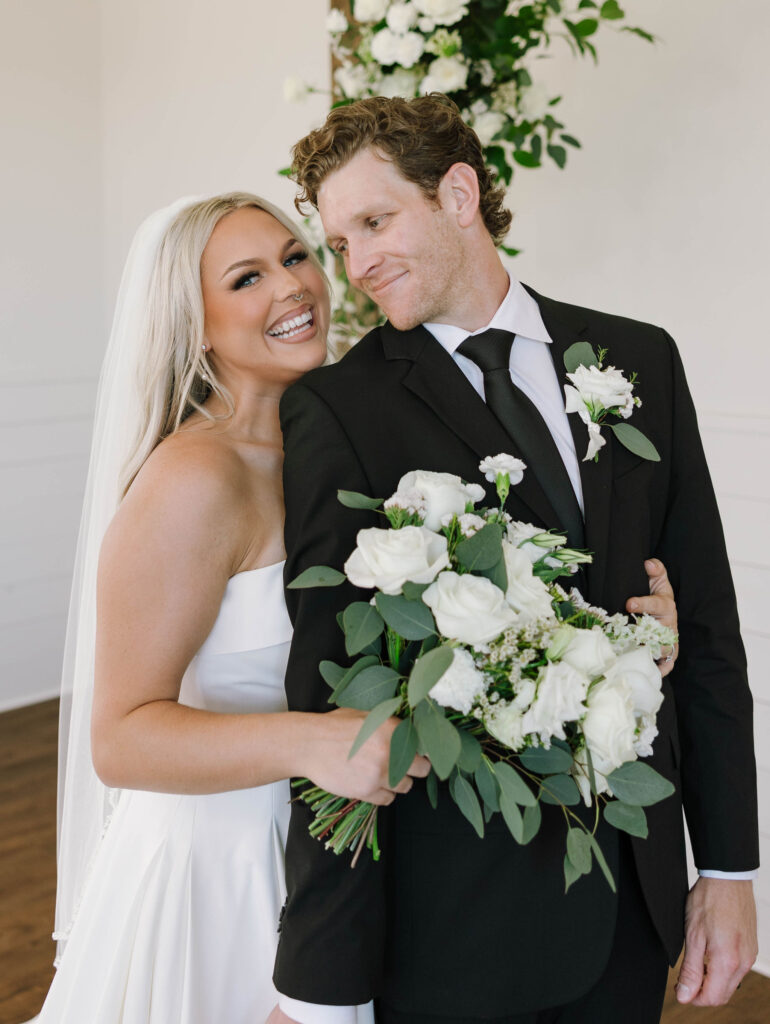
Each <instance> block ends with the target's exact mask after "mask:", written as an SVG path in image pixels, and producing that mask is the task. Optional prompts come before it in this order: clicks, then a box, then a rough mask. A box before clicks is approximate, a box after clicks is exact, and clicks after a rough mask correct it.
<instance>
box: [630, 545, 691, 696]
mask: <svg viewBox="0 0 770 1024" xmlns="http://www.w3.org/2000/svg"><path fill="white" fill-rule="evenodd" d="M644 568H645V569H646V571H647V577H648V579H649V583H650V593H649V595H645V596H644V597H629V599H628V600H627V601H626V611H627V612H633V614H634V615H652V616H653V617H654V618H656V619H657V620H658V621H659V622H662V623H663V625H664V626H668V627H669V628H670V629H673V631H674V632H676V630H677V616H676V601H675V599H674V591H673V588H672V587H671V584H670V583H669V579H668V573H667V572H666V567H665V565H664V564H663V563H662V562H661V561H660V559H659V558H648V559H647V561H646V562H645V563H644ZM678 654H679V644H674V647H673V648H668V649H665V650H664V651H663V652H662V657H661V658H660V659H659V661H658V668H659V669H660V674H661V675H662V676H667V675H668V674H669V672H670V671H671V669H672V668H673V667H674V662H675V661H676V659H677V656H678Z"/></svg>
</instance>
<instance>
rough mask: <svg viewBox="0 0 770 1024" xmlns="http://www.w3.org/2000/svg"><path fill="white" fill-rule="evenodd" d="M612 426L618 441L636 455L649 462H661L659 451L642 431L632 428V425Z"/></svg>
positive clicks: (618, 424)
mask: <svg viewBox="0 0 770 1024" xmlns="http://www.w3.org/2000/svg"><path fill="white" fill-rule="evenodd" d="M610 426H611V429H612V433H613V434H614V435H615V437H616V438H617V439H618V441H620V443H621V444H622V445H623V446H624V447H625V448H628V450H629V451H630V452H633V453H634V455H638V456H639V457H640V458H642V459H647V460H648V461H649V462H660V454H659V452H658V449H657V448H656V447H655V445H654V444H653V443H652V441H650V439H649V438H648V437H645V436H644V434H643V433H642V432H641V430H637V429H636V427H632V426H631V424H630V423H612V424H610Z"/></svg>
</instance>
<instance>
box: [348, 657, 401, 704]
mask: <svg viewBox="0 0 770 1024" xmlns="http://www.w3.org/2000/svg"><path fill="white" fill-rule="evenodd" d="M398 680H399V675H398V672H394V671H393V669H392V668H388V667H387V665H371V666H370V667H369V668H365V669H363V670H362V671H361V672H359V673H358V674H357V675H355V676H354V677H353V679H351V681H350V682H349V683H348V685H347V686H346V687H345V689H344V690H343V691H342V694H341V695H340V696H339V697H338V698H337V703H338V704H339V706H340V707H341V708H356V709H357V710H358V711H371V710H372V709H373V708H376V707H377V705H378V704H380V703H381V702H382V701H384V700H390V698H391V697H393V696H394V695H395V692H396V687H397V686H398Z"/></svg>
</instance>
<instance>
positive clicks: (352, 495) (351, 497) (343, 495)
mask: <svg viewBox="0 0 770 1024" xmlns="http://www.w3.org/2000/svg"><path fill="white" fill-rule="evenodd" d="M337 501H338V502H339V503H340V505H344V506H345V508H365V509H376V508H379V507H380V505H382V502H383V499H382V498H370V497H368V496H367V495H366V494H359V493H358V491H337Z"/></svg>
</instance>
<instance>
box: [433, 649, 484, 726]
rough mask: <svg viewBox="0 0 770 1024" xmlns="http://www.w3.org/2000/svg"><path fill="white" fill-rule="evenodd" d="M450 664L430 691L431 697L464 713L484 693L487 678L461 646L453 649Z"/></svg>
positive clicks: (446, 706) (467, 711)
mask: <svg viewBox="0 0 770 1024" xmlns="http://www.w3.org/2000/svg"><path fill="white" fill-rule="evenodd" d="M453 653H454V657H453V659H452V664H451V665H450V666H449V668H448V669H447V670H446V672H445V673H444V674H443V676H442V677H441V678H440V679H439V681H438V682H437V683H436V685H435V686H434V687H433V688H432V690H431V691H430V695H431V697H432V698H433V699H434V700H435V701H436V702H437V703H438V704H440V705H441V706H442V707H444V708H454V709H455V711H461V712H462V713H463V714H464V715H467V714H469V713H470V710H471V708H472V707H473V704H474V702H475V701H476V700H477V699H478V698H479V697H481V695H482V694H484V693H486V689H487V679H486V676H485V675H484V673H483V672H479V670H478V669H477V668H476V665H475V663H474V661H473V656H472V655H471V654H470V653H469V652H468V651H466V650H464V649H463V648H462V647H457V648H455V650H454V652H453Z"/></svg>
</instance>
